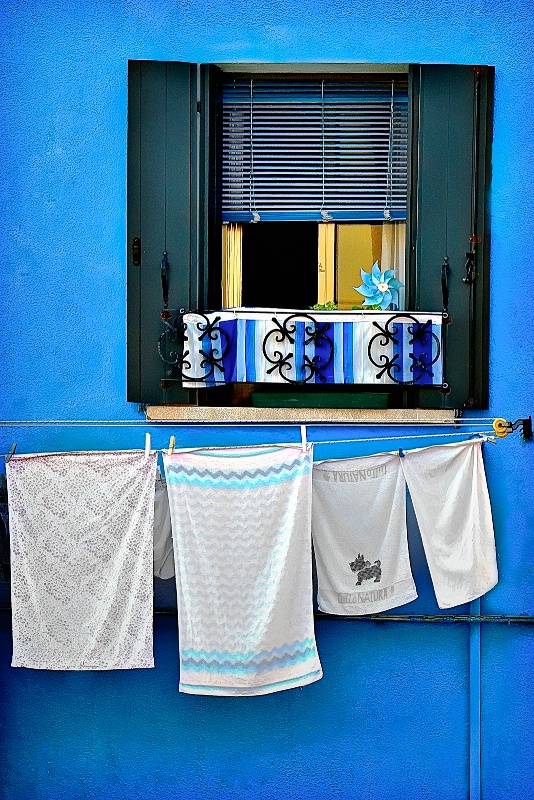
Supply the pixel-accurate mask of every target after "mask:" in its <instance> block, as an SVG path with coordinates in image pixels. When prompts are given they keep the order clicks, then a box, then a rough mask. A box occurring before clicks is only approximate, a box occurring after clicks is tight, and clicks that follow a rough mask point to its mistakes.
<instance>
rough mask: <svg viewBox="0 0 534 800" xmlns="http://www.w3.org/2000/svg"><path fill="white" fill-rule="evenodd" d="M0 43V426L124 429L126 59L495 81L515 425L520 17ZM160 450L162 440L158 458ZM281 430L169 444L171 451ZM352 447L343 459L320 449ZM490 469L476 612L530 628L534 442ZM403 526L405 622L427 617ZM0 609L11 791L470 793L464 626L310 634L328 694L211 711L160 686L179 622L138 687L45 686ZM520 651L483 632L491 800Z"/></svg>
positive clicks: (354, 6) (284, 17)
mask: <svg viewBox="0 0 534 800" xmlns="http://www.w3.org/2000/svg"><path fill="white" fill-rule="evenodd" d="M0 29H1V30H2V37H1V42H0V53H1V57H0V87H1V88H0V92H1V108H0V113H1V115H2V118H1V126H0V130H1V131H2V133H1V136H0V179H1V188H0V192H1V200H2V202H1V204H0V228H1V229H0V264H1V269H0V335H1V339H0V376H1V396H0V405H1V407H0V419H2V420H17V419H18V420H30V419H33V420H49V419H63V420H67V419H68V420H76V419H80V420H81V419H96V418H98V419H132V420H137V419H139V415H138V412H137V408H136V407H135V406H132V405H129V404H127V403H126V401H125V386H126V378H125V327H126V326H125V310H126V297H125V282H126V281H125V278H126V269H125V262H126V258H125V247H126V245H125V238H126V237H125V229H126V88H127V87H126V62H127V59H129V58H147V59H162V60H165V59H176V60H185V61H195V62H196V61H200V62H202V61H203V62H211V61H245V60H259V61H294V60H300V61H334V60H339V61H372V62H375V61H376V62H452V63H482V64H493V65H495V67H496V98H495V131H494V156H493V184H492V193H491V218H492V221H491V224H492V250H491V255H492V261H491V284H492V289H491V387H490V390H491V409H490V412H489V415H490V416H505V417H507V418H511V419H515V418H516V417H519V416H523V415H525V414H528V413H530V411H532V397H533V394H534V393H533V389H534V378H533V377H532V371H531V361H532V354H533V353H534V327H533V326H532V323H531V318H532V314H531V312H530V307H531V302H532V301H531V299H530V298H531V296H532V287H533V285H534V226H533V225H532V224H531V222H530V216H531V213H530V212H531V208H532V195H533V190H534V137H533V135H532V132H533V130H534V94H533V92H532V74H533V69H534V53H533V48H532V41H533V40H534V12H533V10H532V5H531V2H530V0H518V2H510V0H486V1H485V2H482V1H481V0H454V2H453V0H444V1H443V0H442V1H441V2H439V3H438V2H436V1H435V0H425V2H423V0H405V2H399V1H398V0H395V2H393V0H381V1H380V2H378V0H368V1H367V2H365V3H364V2H361V1H360V0H358V2H349V1H348V0H339V1H338V2H336V3H330V4H328V3H325V2H319V1H318V0H301V2H298V3H296V4H290V3H286V2H279V1H278V0H274V1H273V0H270V1H269V2H266V1H265V0H259V1H258V2H255V3H250V2H245V0H226V1H225V2H224V3H223V2H220V0H203V1H202V2H201V0H189V1H188V2H183V3H175V2H169V0H61V2H59V0H57V2H56V1H52V0H43V1H42V2H38V0H2V2H1V3H0ZM373 433H374V432H373V431H372V430H370V431H365V432H361V431H358V430H357V429H352V430H349V431H348V432H347V431H346V430H345V431H335V430H332V429H322V430H321V429H316V430H314V431H313V432H312V438H316V439H324V438H326V439H330V438H336V436H337V435H344V436H358V435H361V436H365V437H367V436H370V435H373ZM375 433H376V432H375ZM167 436H168V432H163V431H161V432H157V431H155V432H154V444H155V446H158V447H160V446H162V445H164V444H166V442H167ZM287 437H288V433H287V431H281V430H276V429H269V430H266V429H256V430H254V429H250V428H248V429H239V430H235V429H221V428H214V429H209V428H201V429H197V428H194V427H192V426H191V427H189V428H183V429H180V431H178V441H179V443H180V444H186V445H188V444H192V443H198V442H202V443H207V444H224V443H238V442H260V441H267V440H270V441H279V440H280V439H281V438H282V439H287ZM13 440H16V441H18V443H19V451H20V452H28V451H45V450H57V449H93V448H105V449H114V448H116V447H137V446H140V445H142V440H143V434H142V431H141V430H136V429H131V428H120V429H109V428H102V429H98V428H75V427H67V426H64V425H63V426H62V425H57V426H50V427H48V428H31V427H29V426H22V427H19V428H17V429H13V428H10V427H6V426H1V427H0V452H6V450H7V448H8V447H9V446H10V444H11V442H12V441H13ZM377 449H379V448H378V446H376V445H375V447H374V450H375V451H376V450H377ZM366 452H371V447H370V446H369V445H365V444H363V443H362V444H360V445H357V446H356V445H344V446H339V447H337V448H336V447H324V448H323V449H322V450H320V451H319V453H318V455H320V457H327V456H341V455H347V456H348V455H357V454H360V453H366ZM486 463H487V470H488V480H489V484H490V492H491V497H492V504H493V510H494V515H495V523H496V535H497V544H498V553H499V569H500V577H501V580H500V583H499V585H498V586H497V587H496V589H495V590H493V591H492V592H491V593H490V594H489V595H488V596H487V597H485V598H484V599H483V601H482V611H483V612H484V613H491V614H534V593H533V588H532V587H533V580H534V547H533V544H534V542H533V538H534V534H533V531H534V511H533V508H534V504H533V502H532V500H533V492H532V475H533V474H534V470H533V466H534V445H531V446H528V445H522V444H521V443H520V441H519V440H518V439H517V438H509V439H507V440H505V441H503V442H501V443H499V444H498V445H497V446H496V447H491V446H487V447H486ZM412 529H413V530H412V534H411V545H412V555H413V559H414V572H415V577H416V581H417V584H418V588H419V592H420V598H419V600H418V601H416V603H415V604H413V611H414V612H416V613H430V612H433V611H435V608H436V607H435V600H434V598H433V594H432V590H431V587H430V584H429V580H428V573H427V571H426V567H425V565H424V560H423V559H422V558H421V554H420V543H419V541H418V538H417V532H416V530H415V529H414V526H413V525H412ZM4 588H5V587H4ZM157 589H158V595H157V597H158V598H159V602H160V605H166V604H168V603H169V602H172V591H171V590H169V587H168V586H164V585H158V587H157ZM0 599H2V598H0ZM3 599H4V600H6V596H5V592H4V598H3ZM405 610H408V609H405ZM461 610H463V611H465V609H461ZM0 616H1V617H2V619H1V622H0V638H1V645H0V646H1V651H0V661H1V663H0V683H1V690H2V694H3V701H2V705H1V710H0V714H1V715H2V719H1V722H2V724H1V727H0V774H1V776H2V779H1V782H0V796H1V797H3V798H6V800H45V798H46V799H47V800H48V798H54V800H73V798H74V799H75V800H84V799H85V798H91V799H92V798H102V800H104V798H105V800H110V799H112V798H120V800H129V798H132V800H133V798H136V800H139V799H141V800H151V799H152V798H195V799H196V798H206V797H209V798H219V797H220V798H252V797H262V798H269V799H270V798H303V799H305V798H318V799H319V798H339V799H340V800H345V798H347V799H348V798H356V797H357V798H360V800H367V799H369V800H381V799H382V798H385V797H387V798H388V800H397V799H398V800H404V799H405V798H407V797H409V798H413V800H418V799H419V798H432V800H448V798H450V800H459V799H460V798H464V797H467V796H468V792H469V780H468V779H469V759H468V755H469V732H470V728H469V707H468V697H469V631H468V630H467V629H466V626H463V625H452V624H438V625H422V624H419V625H417V624H397V625H395V624H393V623H381V624H377V623H370V622H357V623H347V622H332V621H320V622H319V623H318V625H317V638H318V644H319V649H320V654H321V658H322V661H323V666H324V672H325V677H324V679H323V680H322V681H320V682H319V683H316V684H313V685H312V686H309V687H306V688H304V689H298V690H292V691H289V692H283V693H281V694H278V695H270V696H267V697H260V698H205V697H192V696H187V695H179V694H178V692H177V690H176V689H177V677H178V676H177V636H176V619H175V617H172V616H158V617H157V619H156V631H155V634H156V639H155V648H156V663H157V667H156V669H155V670H147V671H133V672H130V673H123V672H120V673H119V672H117V673H88V674H86V673H67V674H61V673H54V672H49V673H47V672H38V671H30V670H22V669H19V670H14V669H11V668H10V667H9V662H10V655H11V653H10V650H11V644H10V634H9V615H8V613H7V612H3V613H2V615H0ZM533 655H534V636H533V633H532V630H531V628H530V627H527V626H521V627H519V626H506V627H505V626H498V625H491V626H490V625H484V626H483V630H482V771H481V778H482V796H483V798H484V800H498V799H500V798H503V800H504V798H506V800H516V799H517V800H523V798H530V797H532V796H534V779H533V778H532V774H531V769H530V768H529V761H530V758H531V751H532V745H533V743H534V722H533V718H532V714H531V712H530V707H531V704H532V701H531V693H532V680H531V673H532V667H531V664H532V657H533Z"/></svg>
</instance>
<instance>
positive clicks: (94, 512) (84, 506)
mask: <svg viewBox="0 0 534 800" xmlns="http://www.w3.org/2000/svg"><path fill="white" fill-rule="evenodd" d="M156 462H157V453H156V452H153V453H150V454H149V455H148V457H145V453H144V451H137V450H130V451H119V452H93V453H90V452H78V453H50V454H38V455H23V456H14V457H13V458H11V460H10V461H9V463H8V464H7V478H8V489H9V517H10V533H11V572H12V575H11V594H12V609H13V661H12V666H14V667H32V668H34V669H61V670H70V669H74V670H75V669H86V670H103V669H133V668H137V667H153V666H154V659H153V652H152V627H153V626H152V611H153V601H152V582H153V579H152V561H153V544H152V527H153V516H154V485H155V479H156Z"/></svg>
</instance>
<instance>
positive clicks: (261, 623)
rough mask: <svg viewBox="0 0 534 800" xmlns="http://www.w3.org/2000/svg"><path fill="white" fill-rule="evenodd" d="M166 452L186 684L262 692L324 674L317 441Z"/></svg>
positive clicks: (197, 689) (204, 689)
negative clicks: (315, 516)
mask: <svg viewBox="0 0 534 800" xmlns="http://www.w3.org/2000/svg"><path fill="white" fill-rule="evenodd" d="M163 460H164V464H165V473H166V477H167V489H168V494H169V504H170V509H171V519H172V528H173V540H174V553H175V564H176V587H177V598H178V627H179V643H180V687H179V688H180V691H182V692H186V693H189V694H212V695H258V694H269V693H271V692H277V691H280V690H282V689H290V688H293V687H295V686H304V685H305V684H308V683H312V682H313V681H317V680H319V678H321V677H322V671H321V664H320V662H319V657H318V655H317V648H316V644H315V635H314V628H313V608H312V577H311V471H312V450H311V448H308V450H307V452H303V451H302V450H300V449H297V448H291V447H287V448H272V449H271V448H268V449H267V448H265V449H260V448H252V449H251V448H236V449H232V450H228V451H222V452H221V451H219V452H213V453H212V452H204V453H199V452H194V453H176V454H173V455H172V456H167V455H165V454H164V456H163Z"/></svg>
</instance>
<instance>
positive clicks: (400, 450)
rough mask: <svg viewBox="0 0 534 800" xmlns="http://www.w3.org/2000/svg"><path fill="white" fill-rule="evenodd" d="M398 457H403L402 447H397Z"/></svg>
mask: <svg viewBox="0 0 534 800" xmlns="http://www.w3.org/2000/svg"><path fill="white" fill-rule="evenodd" d="M399 458H404V450H403V449H402V447H399Z"/></svg>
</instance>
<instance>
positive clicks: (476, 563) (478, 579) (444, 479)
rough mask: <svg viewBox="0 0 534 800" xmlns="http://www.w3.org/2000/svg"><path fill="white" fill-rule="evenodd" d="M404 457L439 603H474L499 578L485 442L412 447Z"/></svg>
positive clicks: (446, 604)
mask: <svg viewBox="0 0 534 800" xmlns="http://www.w3.org/2000/svg"><path fill="white" fill-rule="evenodd" d="M401 462H402V467H403V469H404V474H405V476H406V481H407V484H408V489H409V491H410V495H411V498H412V502H413V506H414V509H415V515H416V517H417V522H418V524H419V530H420V532H421V538H422V540H423V546H424V549H425V554H426V558H427V561H428V567H429V570H430V576H431V578H432V583H433V584H434V591H435V592H436V598H437V601H438V605H439V607H440V608H451V607H453V606H458V605H461V604H462V603H469V602H470V601H471V600H474V599H476V598H477V597H480V596H481V595H483V594H485V592H488V591H489V590H490V589H491V588H492V587H493V586H495V584H496V583H497V579H498V576H497V560H496V557H495V537H494V533H493V520H492V517H491V506H490V499H489V494H488V486H487V483H486V474H485V472H484V462H483V460H482V443H481V442H480V441H470V442H462V443H460V444H447V445H438V446H434V447H425V448H422V449H417V450H407V451H406V452H405V457H404V458H403V459H401Z"/></svg>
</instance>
